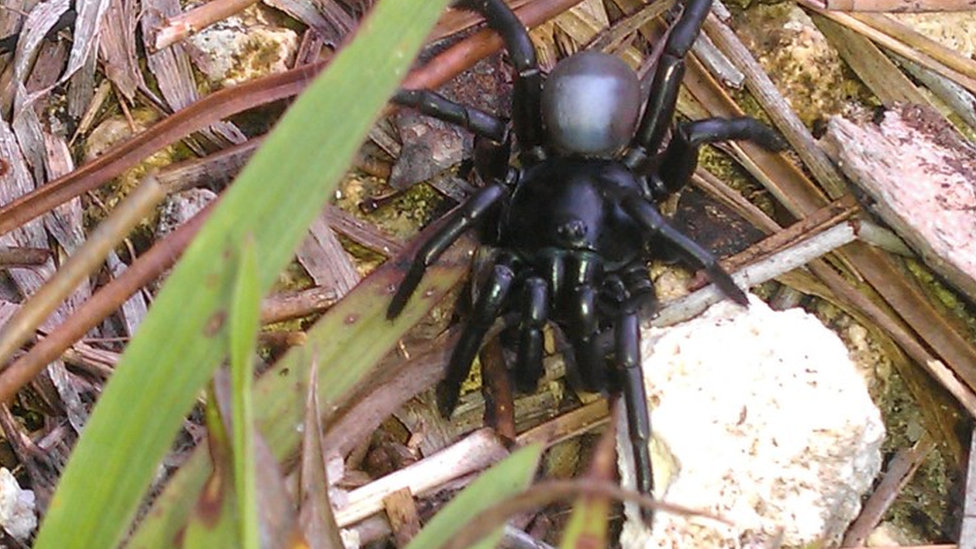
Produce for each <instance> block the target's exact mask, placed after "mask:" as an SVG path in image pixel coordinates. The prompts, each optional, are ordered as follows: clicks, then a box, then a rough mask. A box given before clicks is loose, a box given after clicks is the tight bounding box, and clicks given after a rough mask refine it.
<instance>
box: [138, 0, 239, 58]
mask: <svg viewBox="0 0 976 549" xmlns="http://www.w3.org/2000/svg"><path fill="white" fill-rule="evenodd" d="M257 3H258V0H212V1H211V2H207V3H206V4H203V5H202V6H200V7H199V8H194V9H192V10H190V11H186V12H183V13H182V14H180V15H177V16H176V17H170V18H167V19H166V22H165V23H164V24H163V25H162V26H160V27H159V28H158V29H157V30H156V33H155V36H153V37H152V38H150V39H149V40H147V43H149V44H151V45H152V51H154V52H157V51H159V50H162V49H163V48H166V47H169V46H171V45H172V44H175V43H177V42H179V41H180V40H183V39H184V38H186V37H187V36H190V35H191V34H196V33H198V32H200V31H201V30H203V29H205V28H207V27H208V26H210V25H212V24H214V23H216V22H217V21H220V20H222V19H226V18H227V17H230V16H231V15H234V14H235V13H237V12H239V11H241V10H243V9H244V8H246V7H248V6H250V5H251V4H257Z"/></svg>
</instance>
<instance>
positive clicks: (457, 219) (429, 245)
mask: <svg viewBox="0 0 976 549" xmlns="http://www.w3.org/2000/svg"><path fill="white" fill-rule="evenodd" d="M507 196H508V190H507V189H506V188H505V186H504V185H503V184H501V183H498V182H496V183H493V184H491V185H489V186H487V187H485V188H483V189H481V190H480V191H478V192H477V193H475V194H474V195H473V196H472V197H471V198H469V199H468V200H467V201H466V202H465V203H464V204H462V205H461V206H459V207H458V208H457V209H456V210H454V212H453V213H451V214H450V217H449V218H448V220H447V222H446V223H445V224H444V226H443V227H441V228H440V229H439V230H438V231H437V232H436V233H434V235H433V236H431V237H430V239H429V240H428V241H427V242H424V244H423V246H421V247H420V250H418V251H417V255H416V256H414V258H413V262H412V263H411V264H410V269H409V270H408V271H407V274H406V276H404V277H403V280H402V281H401V282H400V286H399V287H397V290H396V293H395V294H394V295H393V299H391V300H390V306H389V307H388V308H387V309H386V318H388V319H390V320H393V319H394V318H396V317H397V316H399V315H400V312H401V311H403V308H404V307H405V306H406V305H407V301H408V300H409V299H410V296H411V295H412V294H413V292H414V290H416V289H417V286H418V285H419V284H420V280H421V279H422V278H423V277H424V272H425V271H426V270H427V267H429V266H431V265H433V264H434V262H435V261H437V259H438V258H439V257H440V256H441V254H443V253H444V251H446V250H447V249H448V248H449V247H450V246H451V244H453V243H454V241H455V240H457V239H458V237H459V236H461V234H463V233H464V231H467V230H468V229H470V228H471V227H474V226H475V225H477V224H478V223H479V222H480V221H481V220H482V219H483V218H484V216H485V214H486V213H488V212H489V211H490V210H491V209H492V207H493V206H494V205H495V204H497V203H498V202H500V201H501V200H502V199H504V198H506V197H507Z"/></svg>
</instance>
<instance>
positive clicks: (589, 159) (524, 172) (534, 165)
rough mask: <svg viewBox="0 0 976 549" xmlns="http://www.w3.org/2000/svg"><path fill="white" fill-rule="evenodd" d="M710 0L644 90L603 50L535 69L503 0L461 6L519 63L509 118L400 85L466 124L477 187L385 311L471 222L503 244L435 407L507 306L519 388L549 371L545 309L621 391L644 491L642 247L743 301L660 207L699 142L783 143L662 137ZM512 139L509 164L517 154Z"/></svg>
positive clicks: (735, 134)
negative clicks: (678, 260)
mask: <svg viewBox="0 0 976 549" xmlns="http://www.w3.org/2000/svg"><path fill="white" fill-rule="evenodd" d="M711 4H712V0H688V1H687V2H686V3H685V5H684V7H683V9H682V10H681V13H680V15H679V16H678V17H677V18H676V20H675V23H674V24H673V25H672V27H671V29H670V31H669V33H668V36H667V39H666V43H665V45H664V48H663V51H662V54H661V57H660V59H659V60H658V63H657V68H656V70H655V73H654V77H653V81H652V84H651V86H650V92H649V94H648V97H647V98H646V100H642V99H643V98H642V93H641V88H640V82H639V81H638V78H637V75H636V74H635V73H634V72H633V71H632V70H631V69H630V68H629V67H628V66H627V65H626V64H625V63H624V62H623V61H621V60H620V59H618V58H617V57H614V56H612V55H608V54H604V53H599V52H595V51H583V52H580V53H577V54H575V55H572V56H569V57H567V58H565V59H563V60H561V61H559V63H558V64H557V65H556V66H555V68H554V69H553V70H552V71H551V72H550V73H549V75H548V77H544V76H543V74H542V73H541V72H540V70H539V67H538V65H537V62H536V54H535V50H534V48H533V46H532V42H531V41H530V39H529V36H528V33H527V32H526V30H525V27H524V26H523V25H522V24H521V22H519V20H518V19H517V18H516V16H515V14H514V13H513V12H512V11H511V9H510V8H509V7H508V6H507V5H506V4H505V3H504V2H503V1H502V0H463V1H461V2H458V3H457V4H456V6H457V7H461V8H464V9H469V10H473V11H475V12H478V13H480V14H481V15H482V16H483V17H484V18H485V20H486V21H487V23H488V26H489V27H490V28H491V29H493V30H494V31H495V32H497V33H498V34H500V35H501V37H502V39H503V41H504V43H505V47H506V49H507V51H508V57H509V61H510V63H511V64H512V65H513V67H514V91H513V99H512V108H511V123H508V122H507V121H505V120H503V119H501V118H499V117H496V116H494V115H491V114H489V113H486V112H484V111H481V110H479V109H476V108H473V107H468V106H465V105H461V104H458V103H455V102H453V101H450V100H448V99H446V98H445V97H443V96H441V95H438V94H436V93H434V92H432V91H430V90H400V91H398V92H397V93H396V95H395V96H394V98H393V100H394V102H396V103H398V104H400V105H403V106H407V107H411V108H414V109H417V110H419V111H420V112H422V113H424V114H427V115H430V116H433V117H436V118H438V119H441V120H444V121H447V122H450V123H454V124H456V125H459V126H461V127H464V128H466V129H468V130H470V131H471V132H472V133H474V134H475V136H476V144H475V152H474V159H473V160H474V166H475V170H476V172H477V174H478V175H479V177H480V178H481V179H482V181H484V182H485V186H484V187H483V188H481V189H480V190H479V191H478V192H476V193H475V194H474V195H472V196H471V197H470V198H469V199H468V200H467V201H465V202H464V203H463V204H461V205H460V206H459V207H458V208H457V209H455V210H454V211H453V212H452V213H451V214H449V217H448V219H447V220H446V222H445V224H444V225H443V227H442V228H441V229H439V230H438V231H437V232H436V233H435V234H434V235H433V236H432V237H431V238H430V239H429V240H428V241H427V242H426V243H424V244H423V246H422V247H421V248H420V249H419V251H418V252H417V254H416V256H415V257H414V259H413V262H412V263H411V265H410V267H409V270H408V271H407V274H406V276H405V277H404V279H403V281H402V282H401V283H400V285H399V287H398V288H397V291H396V293H395V295H394V296H393V299H392V301H391V302H390V305H389V309H388V311H387V316H388V318H391V319H392V318H395V317H396V316H397V315H399V314H400V312H401V311H402V310H403V307H404V306H405V305H406V303H407V300H408V299H409V298H410V296H411V294H412V293H413V292H414V290H415V289H416V288H417V286H418V284H419V283H420V280H421V278H422V277H423V274H424V271H425V270H426V268H427V267H428V266H430V265H431V264H433V263H434V262H435V261H437V259H438V257H439V256H440V255H441V254H442V253H443V252H444V251H445V250H446V249H447V248H448V247H449V246H450V245H451V244H452V243H453V242H454V241H455V240H456V239H457V238H458V237H459V236H460V235H461V234H462V233H463V232H465V231H466V230H468V229H471V228H474V227H478V228H480V229H481V231H482V235H481V239H482V242H483V243H484V244H486V245H490V246H492V247H494V248H496V249H497V250H498V252H497V255H496V256H495V259H494V263H493V265H492V266H491V270H490V273H489V274H488V276H487V279H486V281H485V282H484V283H483V284H481V285H480V291H479V296H478V298H477V300H476V302H475V304H474V309H473V312H472V314H471V318H470V320H468V321H467V324H466V325H465V326H464V328H463V330H462V333H461V336H460V338H459V340H458V343H457V346H456V347H455V348H454V351H453V353H452V355H451V358H450V361H449V364H448V369H447V374H446V377H445V378H444V380H443V381H441V383H440V384H439V385H438V388H437V400H438V406H439V408H440V411H441V413H442V414H444V415H445V416H449V415H450V414H451V412H452V411H453V410H454V408H455V406H456V404H457V400H458V392H459V390H460V386H461V383H462V382H463V381H464V379H465V378H466V377H467V374H468V371H469V370H470V368H471V363H472V361H473V360H474V358H475V355H476V354H477V352H478V350H479V347H480V346H481V343H482V339H483V338H484V337H485V334H486V333H487V331H488V329H489V327H490V326H491V325H492V323H493V322H494V321H495V319H496V318H497V317H499V316H501V315H504V314H507V313H509V312H514V313H516V314H517V315H518V318H519V321H518V323H517V325H516V326H514V327H513V328H512V329H513V330H515V331H516V334H515V336H516V337H514V338H512V339H513V340H514V341H516V342H517V344H516V347H517V352H516V359H515V365H514V368H513V371H514V374H515V379H516V382H517V384H518V385H519V387H520V388H521V389H524V390H532V389H534V388H535V386H536V384H537V383H538V380H539V378H540V376H541V374H542V358H543V328H544V327H545V325H546V323H547V322H553V323H555V324H556V325H557V326H558V327H559V328H560V329H561V330H562V332H563V333H564V334H565V336H566V337H567V339H568V340H569V341H570V343H571V346H572V352H571V353H567V354H570V355H571V356H570V357H569V358H570V359H571V360H570V361H569V362H572V363H575V367H576V370H577V373H578V375H579V378H580V380H581V381H582V383H583V385H584V388H585V389H587V390H590V391H610V392H613V393H614V394H617V393H621V394H622V395H623V398H624V402H625V404H626V409H627V423H628V430H629V435H630V441H631V445H632V448H633V450H632V451H633V457H634V463H635V465H636V470H637V488H638V490H640V491H641V492H644V493H646V494H651V492H652V488H653V477H652V471H651V459H650V453H649V449H648V443H649V441H650V431H651V427H650V419H649V414H648V408H647V400H646V398H645V391H644V383H643V375H642V372H641V368H640V354H639V347H640V331H639V325H638V322H639V319H640V318H641V316H646V315H650V314H653V312H654V310H655V308H656V306H657V298H656V295H655V292H654V287H653V285H652V283H651V280H650V278H649V275H648V271H647V265H646V262H647V260H648V259H649V258H650V257H651V256H654V255H655V253H657V254H658V255H660V254H661V246H665V247H668V248H670V249H673V250H677V251H678V252H679V254H680V255H683V256H684V257H686V258H687V259H688V260H690V261H691V263H693V264H694V265H695V266H697V267H700V268H701V269H703V270H704V271H705V273H706V274H707V275H708V277H709V278H710V280H711V281H712V282H713V283H715V284H716V285H717V286H718V287H719V288H720V289H721V290H722V291H723V292H724V293H725V295H726V296H728V297H729V298H731V299H733V300H734V301H736V302H737V303H740V304H742V305H746V304H747V303H748V300H747V298H746V294H745V293H744V292H743V291H742V289H740V288H739V287H737V286H736V284H735V282H733V280H732V278H731V277H730V276H729V274H728V273H727V272H725V270H723V269H722V267H721V266H720V265H719V264H718V261H717V260H716V258H715V257H714V256H713V255H712V254H711V253H710V252H709V251H708V250H706V249H704V248H703V247H702V246H700V245H699V244H697V243H696V242H695V241H694V240H692V239H691V238H689V237H687V236H686V235H684V234H682V233H681V232H680V231H678V230H677V229H675V228H674V227H672V226H671V225H670V224H669V223H668V221H667V220H666V219H665V218H664V217H663V216H662V215H661V213H660V212H659V211H658V209H657V207H656V206H655V204H656V203H657V202H659V201H661V200H662V199H664V198H666V197H668V196H669V195H671V194H673V193H674V192H676V191H677V190H679V189H680V188H682V187H683V186H684V185H685V184H686V183H687V181H688V180H689V178H690V177H691V174H692V173H693V172H694V170H695V168H696V166H697V164H698V149H699V147H700V146H701V145H702V144H705V143H713V142H718V141H725V140H734V139H748V140H752V141H754V142H756V143H758V144H760V145H762V146H764V147H766V148H768V149H771V150H776V149H780V148H782V146H783V144H782V140H781V138H780V137H779V136H778V134H776V133H775V132H774V131H773V130H771V129H770V128H768V127H767V126H765V125H764V124H762V123H760V122H758V121H756V120H755V119H752V118H734V119H724V118H711V119H706V120H698V121H692V122H682V123H678V124H676V125H675V126H674V128H673V129H672V131H671V132H670V133H671V139H670V141H669V142H668V143H667V146H666V147H665V146H663V145H664V140H665V137H666V135H667V133H668V129H669V127H671V120H672V118H673V116H674V111H675V101H676V98H677V95H678V87H679V85H680V83H681V78H682V75H683V74H684V70H685V62H684V57H685V55H686V54H687V53H688V50H689V49H690V48H691V45H692V43H693V42H694V41H695V39H696V38H697V36H698V34H699V33H700V32H701V26H702V23H703V22H704V20H705V17H706V16H707V15H708V12H709V10H710V8H711ZM642 111H643V112H642ZM513 149H514V152H515V155H516V156H517V160H518V162H517V163H516V165H517V167H515V166H513V164H511V163H510V159H511V156H512V152H513ZM601 335H606V336H609V340H610V341H612V342H613V343H612V345H609V346H607V345H605V344H604V343H603V342H604V341H605V340H606V339H607V338H606V337H601ZM607 347H609V348H607Z"/></svg>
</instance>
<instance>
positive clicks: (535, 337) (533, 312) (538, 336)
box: [515, 276, 549, 392]
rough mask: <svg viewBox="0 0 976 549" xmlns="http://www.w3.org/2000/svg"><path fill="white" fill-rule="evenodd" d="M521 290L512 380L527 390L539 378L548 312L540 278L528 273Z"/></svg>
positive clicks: (547, 300)
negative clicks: (522, 292)
mask: <svg viewBox="0 0 976 549" xmlns="http://www.w3.org/2000/svg"><path fill="white" fill-rule="evenodd" d="M523 291H524V297H523V300H522V303H521V305H522V315H521V317H522V318H521V322H520V324H519V344H518V357H517V359H516V362H515V381H516V383H517V384H518V388H519V390H521V391H524V392H530V391H533V390H535V388H536V386H537V385H538V384H539V378H540V377H542V354H543V334H542V329H543V328H545V326H546V320H547V319H548V315H549V286H548V285H547V284H546V281H545V280H543V279H542V278H540V277H538V276H531V277H529V278H528V279H526V280H525V282H524V283H523Z"/></svg>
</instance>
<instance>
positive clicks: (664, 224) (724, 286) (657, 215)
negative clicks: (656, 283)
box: [621, 194, 749, 306]
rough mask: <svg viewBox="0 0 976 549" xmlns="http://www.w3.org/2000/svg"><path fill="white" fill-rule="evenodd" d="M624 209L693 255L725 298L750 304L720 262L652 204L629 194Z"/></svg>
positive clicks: (625, 199)
mask: <svg viewBox="0 0 976 549" xmlns="http://www.w3.org/2000/svg"><path fill="white" fill-rule="evenodd" d="M621 207H623V209H624V211H625V212H627V214H628V215H630V216H631V217H632V218H634V219H635V220H636V221H637V222H639V223H640V224H641V225H643V226H644V228H645V229H647V230H648V231H650V232H651V233H654V234H658V235H660V236H661V237H663V238H664V239H665V240H667V241H668V242H669V243H671V244H673V245H674V246H676V247H677V248H679V249H681V250H682V251H684V252H685V253H687V254H688V255H689V256H691V258H692V259H694V260H695V262H697V263H698V265H700V266H701V268H703V269H704V270H705V273H706V274H708V278H709V279H711V281H712V282H713V283H715V285H716V286H718V287H719V289H721V290H722V292H723V293H725V295H727V296H728V297H730V298H732V300H733V301H735V302H736V303H738V304H740V305H743V306H748V305H749V298H748V297H746V294H745V292H743V291H742V289H741V288H739V287H738V286H737V285H736V283H735V281H734V280H732V277H731V276H729V273H727V272H725V269H723V268H722V266H721V265H719V263H718V259H716V258H715V256H714V255H712V253H711V252H709V251H708V250H706V249H705V248H703V247H701V245H700V244H698V243H697V242H695V241H694V240H692V239H690V238H688V237H687V236H685V235H684V234H682V232H681V231H679V230H678V229H675V228H674V227H673V226H671V224H670V223H668V221H667V219H665V218H664V216H663V215H661V212H659V211H657V208H655V207H654V205H653V204H651V203H650V202H648V201H647V200H644V199H643V198H642V197H641V196H639V195H637V194H629V195H627V196H626V197H624V198H623V199H622V200H621Z"/></svg>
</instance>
